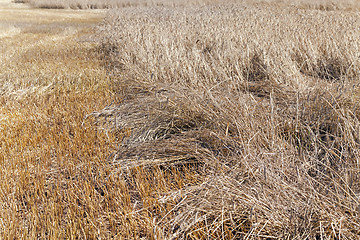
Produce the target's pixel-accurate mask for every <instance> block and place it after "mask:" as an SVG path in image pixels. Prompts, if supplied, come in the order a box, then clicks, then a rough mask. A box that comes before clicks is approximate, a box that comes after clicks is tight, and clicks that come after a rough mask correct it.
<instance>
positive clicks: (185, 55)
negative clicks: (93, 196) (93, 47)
mask: <svg viewBox="0 0 360 240" xmlns="http://www.w3.org/2000/svg"><path fill="white" fill-rule="evenodd" d="M359 26H360V16H359V14H358V13H357V12H346V11H320V10H309V9H299V8H295V7H292V6H286V5H282V6H272V5H271V4H267V5H266V4H265V5H256V4H255V5H254V4H235V5H234V4H230V5H221V6H218V5H213V6H199V7H172V8H170V7H136V8H133V7H130V8H125V9H119V10H113V11H110V13H109V14H108V16H107V18H106V20H105V21H104V23H103V24H102V26H101V27H99V30H98V31H99V32H98V33H99V35H100V36H103V38H102V39H100V40H99V41H100V42H101V43H102V51H103V52H104V55H105V56H107V63H108V66H107V67H108V71H109V72H111V73H112V74H114V76H115V78H116V79H118V81H117V82H116V83H115V87H117V88H118V89H119V90H118V91H119V93H121V95H122V96H123V99H124V100H123V102H122V104H120V105H114V106H109V107H107V108H106V109H104V110H103V111H99V112H94V113H93V114H91V115H89V116H88V118H90V117H91V116H92V117H94V121H95V123H96V124H97V125H98V127H99V128H102V129H105V130H107V131H113V132H122V133H123V132H127V133H128V134H126V135H124V134H122V135H121V136H122V137H123V138H122V142H123V144H122V145H121V146H120V148H119V150H118V151H117V152H116V153H114V155H112V158H111V164H112V165H113V167H114V168H115V169H117V168H118V169H121V171H124V172H127V171H130V172H131V169H133V168H137V167H139V166H142V167H145V169H148V170H151V169H152V168H154V165H157V166H161V168H164V169H166V168H169V167H171V166H172V167H176V168H179V169H181V168H182V167H183V166H187V167H189V166H191V167H192V168H195V169H196V171H197V172H198V174H199V176H201V178H200V179H202V182H199V183H198V184H193V185H188V186H184V187H183V188H182V189H180V190H179V191H176V192H170V193H164V196H163V197H161V198H159V199H158V204H160V205H161V204H165V203H167V202H169V201H170V202H172V203H173V207H172V209H171V210H170V211H168V212H167V213H166V215H165V216H162V217H157V215H156V214H155V213H152V214H150V215H151V216H152V217H153V219H154V223H155V225H154V228H153V231H154V232H153V233H152V234H153V235H152V236H148V237H153V238H158V239H162V238H166V239H177V238H180V239H214V238H216V239H220V238H226V239H255V238H256V237H261V238H262V237H264V238H268V239H271V238H281V239H340V238H345V239H357V238H359V236H360V231H359V229H360V221H359V219H360V199H359V197H360V195H359V194H360V185H359V181H360V165H359V160H360V151H359V150H360V148H359V147H360V145H359V144H360V142H359V141H360V121H359V117H360V111H359V106H358V102H359V97H360V92H359V91H360V87H359V84H358V82H359V70H360V69H359V68H360V62H359V55H358V53H359V46H360V42H359V39H360V35H359V31H358V28H359ZM119 136H120V135H119ZM124 136H125V137H124ZM133 197H135V196H133Z"/></svg>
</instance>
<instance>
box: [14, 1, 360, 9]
mask: <svg viewBox="0 0 360 240" xmlns="http://www.w3.org/2000/svg"><path fill="white" fill-rule="evenodd" d="M15 2H18V3H30V4H31V6H33V7H38V8H60V9H67V8H72V9H101V8H124V7H134V6H136V7H139V6H142V7H144V6H147V7H149V6H150V7H153V6H168V7H174V6H196V5H207V4H228V3H246V4H260V5H263V4H268V5H280V6H289V5H292V6H296V7H299V8H305V9H320V10H326V11H332V10H354V9H358V8H359V7H360V2H359V1H358V0H342V1H339V0H316V1H313V0H297V1H292V0H15Z"/></svg>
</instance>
